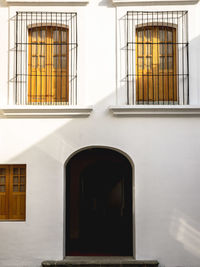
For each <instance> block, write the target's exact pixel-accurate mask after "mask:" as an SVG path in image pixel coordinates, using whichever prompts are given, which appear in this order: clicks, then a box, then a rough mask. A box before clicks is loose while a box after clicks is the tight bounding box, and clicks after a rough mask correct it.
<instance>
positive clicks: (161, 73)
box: [121, 11, 189, 105]
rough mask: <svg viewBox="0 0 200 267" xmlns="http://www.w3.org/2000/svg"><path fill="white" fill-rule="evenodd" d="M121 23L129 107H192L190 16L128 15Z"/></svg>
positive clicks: (178, 13)
mask: <svg viewBox="0 0 200 267" xmlns="http://www.w3.org/2000/svg"><path fill="white" fill-rule="evenodd" d="M122 20H123V22H124V23H125V26H126V27H125V28H126V35H125V36H126V38H125V46H122V49H121V50H123V51H124V50H125V51H126V56H125V63H126V68H125V72H126V73H125V77H126V78H125V79H123V81H125V82H126V87H127V103H128V104H145V105H146V104H159V105H160V104H163V105H166V104H167V105H178V104H182V105H185V104H189V78H188V76H189V68H188V34H187V27H188V26H187V12H186V11H164V12H162V11H159V12H146V11H145V12H136V11H133V12H132V11H128V12H127V14H126V16H125V17H123V19H122ZM124 47H125V48H126V49H124Z"/></svg>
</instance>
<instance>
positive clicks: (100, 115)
mask: <svg viewBox="0 0 200 267" xmlns="http://www.w3.org/2000/svg"><path fill="white" fill-rule="evenodd" d="M114 100H115V94H114V93H113V94H111V95H110V96H108V97H107V98H105V99H103V100H101V101H100V102H99V103H97V104H96V105H95V107H94V112H93V113H92V114H91V116H90V117H89V118H76V119H60V120H59V119H58V120H56V121H55V122H56V125H58V126H56V127H53V128H52V129H53V130H52V132H50V133H49V134H48V135H46V136H45V137H43V138H41V139H40V140H38V141H36V142H35V143H34V144H32V145H31V146H30V147H28V143H29V140H30V139H31V136H33V129H34V130H35V129H37V131H40V126H42V127H44V128H45V127H48V125H49V124H51V125H54V120H51V119H41V120H37V119H28V120H26V119H22V120H10V125H11V126H10V127H11V128H12V129H13V124H12V121H13V122H16V121H17V123H18V127H23V130H22V133H23V136H24V144H25V145H26V142H27V149H24V150H21V151H20V152H19V153H18V154H16V155H14V156H13V157H12V158H9V159H8V160H7V163H26V164H27V167H28V171H29V173H30V175H29V177H28V179H29V190H30V192H31V195H32V198H33V195H34V194H35V195H37V194H38V192H39V194H41V192H40V190H42V189H41V188H37V183H38V182H39V181H38V179H37V177H41V172H42V173H43V183H44V184H48V183H49V182H50V181H51V183H56V181H57V179H58V178H59V177H57V176H59V175H60V174H61V173H62V171H61V169H62V170H63V166H64V162H65V161H66V159H67V158H68V157H69V156H70V155H71V154H72V153H73V152H74V151H76V150H78V149H80V148H82V147H86V146H91V145H94V146H95V145H99V146H101V145H102V146H108V147H115V148H118V149H121V150H122V151H124V152H125V153H127V154H129V155H130V156H132V157H134V155H137V157H140V156H141V157H143V158H144V157H145V155H143V156H142V155H141V151H146V149H147V151H148V145H147V144H149V141H147V143H146V142H145V141H144V140H149V137H148V134H149V128H151V129H152V130H153V131H154V132H158V133H159V136H160V135H162V134H163V135H164V134H165V133H164V132H165V131H167V128H169V127H170V120H172V121H173V120H174V119H176V117H174V118H170V120H168V119H169V118H164V120H163V122H162V121H160V120H159V122H160V123H157V119H159V118H148V119H147V118H144V117H140V118H115V117H112V115H111V114H110V113H109V111H108V106H109V105H110V104H111V103H113V102H114ZM196 119H198V118H196ZM166 120H167V123H166ZM58 121H59V123H58ZM180 121H181V119H180ZM176 122H177V121H176ZM119 123H120V129H119ZM182 123H183V122H182ZM189 123H190V122H189V120H188V119H187V118H186V120H185V124H189ZM193 125H194V121H193ZM196 125H197V124H196ZM176 127H178V125H176ZM188 127H189V126H188ZM161 128H162V130H161ZM116 129H119V131H116ZM41 131H42V130H41ZM180 131H181V130H180ZM141 133H142V136H143V137H142V140H140V138H139V136H141ZM12 135H13V139H12V138H11V137H10V138H11V140H12V141H11V142H13V144H15V143H18V142H20V141H19V140H18V139H19V135H18V136H16V133H15V131H12ZM170 135H171V136H172V137H173V132H171V133H170ZM28 136H30V139H27V137H28ZM130 136H131V138H132V141H131V145H130ZM127 140H129V141H128V142H127ZM134 140H135V142H134ZM174 140H175V141H176V138H175V139H174ZM154 141H155V140H154ZM136 143H137V144H136ZM24 144H22V145H21V146H23V145H24ZM11 145H12V144H10V146H11ZM170 145H172V147H173V148H174V146H175V144H173V143H172V144H170ZM155 149H158V148H156V147H155V146H154V150H155ZM3 150H4V149H3ZM139 155H140V156H139ZM133 161H134V159H133ZM38 166H40V167H39V169H40V170H39V169H38ZM136 168H137V164H136ZM139 168H140V166H139ZM52 170H53V172H52V173H51V174H50V172H51V171H52ZM30 176H31V177H30ZM136 180H137V177H136ZM32 185H34V186H33V187H34V190H35V191H34V190H31V186H32ZM36 188H37V190H36ZM56 190H58V188H57V189H56ZM175 191H176V190H174V191H173V192H175ZM53 193H54V192H53V191H52V190H50V191H48V190H45V193H43V203H40V202H39V200H37V199H35V200H34V201H35V203H37V205H40V211H39V212H41V211H42V209H44V210H43V211H42V214H43V216H42V217H45V216H46V215H47V214H48V215H47V216H49V214H52V216H54V213H53V212H52V208H51V210H49V208H50V207H47V206H46V204H45V203H48V199H49V197H51V196H52V194H53ZM56 194H58V195H59V192H57V193H56ZM174 197H176V196H174ZM184 201H186V202H187V197H186V198H185V199H184ZM161 203H162V201H161ZM34 209H35V207H33V208H32V211H30V210H27V213H28V214H30V213H31V212H34ZM174 209H176V210H177V212H175V213H174V212H173V206H172V213H171V214H169V215H168V216H167V218H169V223H166V224H165V225H164V226H163V227H162V228H163V236H162V237H163V238H166V239H167V240H168V241H169V240H170V241H169V242H170V243H173V248H174V247H176V248H177V251H178V252H180V254H181V255H184V259H185V261H186V262H187V261H188V264H190V263H191V261H192V262H199V259H200V255H199V253H198V247H199V245H200V232H199V231H200V229H199V227H198V223H197V222H198V216H197V218H196V219H195V218H194V213H191V215H188V216H187V215H184V216H183V214H187V213H188V214H190V209H189V208H186V209H184V208H183V206H182V205H180V206H176V207H174ZM185 210H186V212H185ZM196 210H199V209H196ZM37 212H38V211H37ZM163 212H164V211H163ZM45 214H46V215H45ZM40 220H42V218H41V219H38V218H37V223H38V224H39V223H40ZM158 220H159V217H158ZM52 221H54V218H53V217H52ZM136 221H137V218H136ZM45 234H46V235H47V236H48V229H47V230H46V231H44V235H45ZM147 235H148V231H147ZM170 236H171V238H170ZM147 238H148V237H147ZM172 240H175V242H176V243H174V241H172ZM27 242H28V243H29V241H27ZM155 242H156V239H155V240H154V249H155V248H156V246H157V245H156V243H155ZM29 245H30V247H31V244H29ZM29 245H27V246H29ZM149 246H150V244H149ZM136 248H137V247H136ZM38 249H41V248H40V245H38ZM30 250H31V248H30ZM168 250H169V251H170V247H169V248H168ZM41 251H42V249H41ZM171 252H172V251H171ZM176 254H177V255H175V256H174V257H175V258H176V257H179V254H178V253H176ZM27 256H28V254H27ZM155 257H159V255H155ZM178 260H179V259H177V260H176V264H177V262H178ZM190 260H191V261H190ZM161 261H162V258H161Z"/></svg>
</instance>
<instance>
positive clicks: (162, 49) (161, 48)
mask: <svg viewBox="0 0 200 267" xmlns="http://www.w3.org/2000/svg"><path fill="white" fill-rule="evenodd" d="M165 46H166V45H165V44H159V48H160V49H159V50H160V51H159V52H160V55H161V56H164V55H165Z"/></svg>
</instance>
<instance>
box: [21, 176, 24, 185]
mask: <svg viewBox="0 0 200 267" xmlns="http://www.w3.org/2000/svg"><path fill="white" fill-rule="evenodd" d="M20 183H21V184H25V177H24V176H21V177H20Z"/></svg>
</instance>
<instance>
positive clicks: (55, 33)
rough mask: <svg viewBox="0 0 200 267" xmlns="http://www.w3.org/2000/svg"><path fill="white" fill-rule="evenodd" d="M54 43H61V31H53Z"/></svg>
mask: <svg viewBox="0 0 200 267" xmlns="http://www.w3.org/2000/svg"><path fill="white" fill-rule="evenodd" d="M53 41H54V42H57V43H58V42H59V31H58V30H56V31H55V30H54V31H53Z"/></svg>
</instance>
